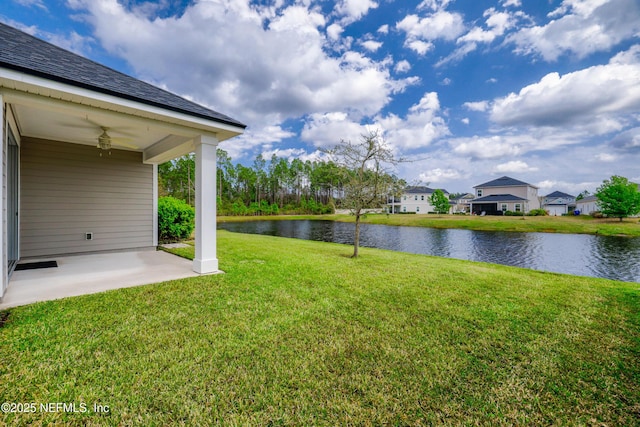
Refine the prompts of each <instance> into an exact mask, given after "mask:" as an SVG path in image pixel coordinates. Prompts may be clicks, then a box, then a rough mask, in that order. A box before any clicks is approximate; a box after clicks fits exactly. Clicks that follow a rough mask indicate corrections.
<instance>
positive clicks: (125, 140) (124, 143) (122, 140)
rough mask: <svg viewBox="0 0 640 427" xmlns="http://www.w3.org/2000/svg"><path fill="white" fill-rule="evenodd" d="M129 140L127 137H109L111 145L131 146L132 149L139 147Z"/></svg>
mask: <svg viewBox="0 0 640 427" xmlns="http://www.w3.org/2000/svg"><path fill="white" fill-rule="evenodd" d="M129 141H132V140H131V139H129V138H111V145H113V146H115V147H126V148H131V149H132V150H139V147H138V146H136V145H133V144H131V143H130V142H129Z"/></svg>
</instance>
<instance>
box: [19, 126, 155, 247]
mask: <svg viewBox="0 0 640 427" xmlns="http://www.w3.org/2000/svg"><path fill="white" fill-rule="evenodd" d="M22 141H23V142H22V146H21V181H20V183H21V199H20V208H21V211H20V255H21V257H22V258H26V257H37V256H48V255H60V254H72V253H81V252H96V251H111V250H122V249H134V248H143V247H150V246H152V245H153V235H154V230H153V166H152V165H145V164H143V163H142V153H137V152H130V151H124V150H115V149H114V150H111V155H108V154H107V152H103V155H102V157H100V151H99V150H98V149H97V148H96V147H92V146H88V145H79V144H68V143H64V142H57V141H48V140H40V139H32V138H23V140H22ZM89 232H90V233H93V240H86V239H85V233H89Z"/></svg>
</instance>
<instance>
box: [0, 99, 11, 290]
mask: <svg viewBox="0 0 640 427" xmlns="http://www.w3.org/2000/svg"><path fill="white" fill-rule="evenodd" d="M6 128H7V119H6V117H5V109H4V98H3V97H2V94H0V201H2V203H1V204H0V228H1V229H2V239H1V240H0V242H1V244H0V262H1V263H2V266H0V271H1V272H2V273H1V274H2V278H1V279H0V298H2V296H3V295H4V291H5V290H6V289H7V286H8V285H9V266H8V264H9V261H8V258H7V247H8V236H7V218H6V212H7V195H6V193H5V191H4V190H5V188H6V186H5V183H6V178H5V173H6V171H5V167H4V164H5V157H4V153H5V152H6V151H5V150H6V146H7V135H5V132H6Z"/></svg>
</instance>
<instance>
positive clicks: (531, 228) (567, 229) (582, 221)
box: [218, 214, 640, 237]
mask: <svg viewBox="0 0 640 427" xmlns="http://www.w3.org/2000/svg"><path fill="white" fill-rule="evenodd" d="M283 219H312V220H314V219H315V220H320V219H324V220H332V221H346V222H353V221H354V216H353V215H315V216H314V215H291V216H287V215H279V216H248V217H242V216H241V217H233V216H226V217H218V221H229V222H231V221H236V222H237V221H259V220H283ZM362 221H363V222H365V223H371V224H383V225H403V226H409V227H431V228H461V229H467V230H482V231H520V232H539V233H572V234H599V235H603V236H630V237H640V219H638V218H625V219H624V220H623V221H620V220H619V219H617V218H592V217H590V216H585V215H581V216H526V217H517V216H477V215H473V216H471V215H432V214H420V215H401V214H396V215H384V214H371V215H366V216H365V217H364V218H363V219H362Z"/></svg>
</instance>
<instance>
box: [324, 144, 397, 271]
mask: <svg viewBox="0 0 640 427" xmlns="http://www.w3.org/2000/svg"><path fill="white" fill-rule="evenodd" d="M327 153H328V154H329V156H330V157H331V158H332V159H333V160H334V162H335V164H336V165H338V166H339V167H340V168H341V171H342V179H341V182H342V190H343V191H344V198H343V206H344V207H346V208H348V209H351V211H352V212H353V214H354V215H355V217H356V221H355V235H354V241H353V257H354V258H356V257H358V248H359V246H360V219H361V218H362V215H363V214H364V210H365V209H367V208H376V207H381V206H382V205H383V204H384V203H385V201H386V196H387V194H392V193H395V192H396V191H397V189H396V188H395V187H396V186H398V185H399V184H400V180H398V179H397V178H395V177H394V176H393V175H391V174H390V173H389V169H390V168H391V167H392V166H394V165H396V164H398V163H399V162H400V161H401V160H399V159H396V158H395V156H394V155H393V153H392V151H391V150H390V149H389V147H388V146H387V145H386V143H385V141H384V140H383V138H382V137H381V135H380V134H379V133H378V132H375V131H372V132H369V133H368V134H363V135H361V140H360V142H359V143H352V142H351V141H344V140H342V141H341V142H340V144H338V145H336V146H335V147H334V148H332V149H331V150H328V151H327Z"/></svg>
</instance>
